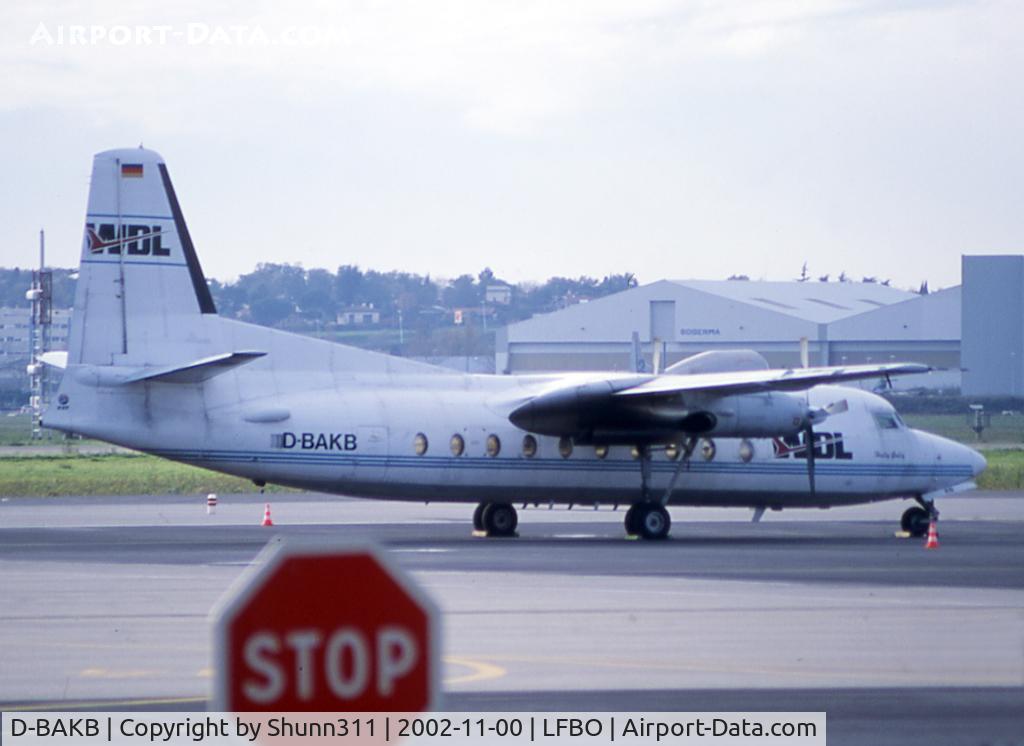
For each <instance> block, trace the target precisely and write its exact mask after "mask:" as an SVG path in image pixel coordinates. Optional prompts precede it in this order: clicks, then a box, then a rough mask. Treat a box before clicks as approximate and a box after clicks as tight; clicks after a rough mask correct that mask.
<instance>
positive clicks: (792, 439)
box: [772, 432, 853, 460]
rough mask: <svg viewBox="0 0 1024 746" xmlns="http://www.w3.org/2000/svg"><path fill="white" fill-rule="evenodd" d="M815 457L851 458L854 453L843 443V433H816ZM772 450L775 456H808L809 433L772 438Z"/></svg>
mask: <svg viewBox="0 0 1024 746" xmlns="http://www.w3.org/2000/svg"><path fill="white" fill-rule="evenodd" d="M813 447H814V458H816V459H819V458H822V459H829V458H832V459H840V460H849V459H852V458H853V453H852V452H851V451H847V450H846V448H845V446H844V445H843V434H842V433H814V446H813ZM772 450H773V451H775V458H807V452H808V450H809V449H808V444H807V434H806V433H803V432H802V433H800V434H799V435H787V436H786V437H784V438H772Z"/></svg>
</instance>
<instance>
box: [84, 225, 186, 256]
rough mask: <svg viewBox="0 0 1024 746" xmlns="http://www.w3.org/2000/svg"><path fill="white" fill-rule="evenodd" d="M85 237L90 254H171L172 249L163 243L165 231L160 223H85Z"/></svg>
mask: <svg viewBox="0 0 1024 746" xmlns="http://www.w3.org/2000/svg"><path fill="white" fill-rule="evenodd" d="M85 237H86V240H87V241H88V242H89V253H90V254H120V253H121V247H122V246H123V247H124V250H125V251H124V253H125V255H126V256H170V255H171V250H170V249H169V248H167V247H166V246H164V245H163V231H162V229H161V227H160V226H159V225H145V224H142V223H122V224H121V229H120V230H118V227H117V225H116V224H115V223H100V224H99V226H98V227H97V225H96V224H95V223H86V224H85Z"/></svg>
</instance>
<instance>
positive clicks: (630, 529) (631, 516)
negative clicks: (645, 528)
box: [625, 503, 640, 536]
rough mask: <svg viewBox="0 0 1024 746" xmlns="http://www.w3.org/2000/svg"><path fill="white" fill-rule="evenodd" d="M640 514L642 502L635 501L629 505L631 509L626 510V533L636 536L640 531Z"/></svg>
mask: <svg viewBox="0 0 1024 746" xmlns="http://www.w3.org/2000/svg"><path fill="white" fill-rule="evenodd" d="M639 514H640V503H633V504H632V505H630V506H629V510H627V511H626V520H625V523H626V533H627V534H629V535H630V536H636V535H637V534H639V533H640V524H639V522H638V521H637V516H638V515H639Z"/></svg>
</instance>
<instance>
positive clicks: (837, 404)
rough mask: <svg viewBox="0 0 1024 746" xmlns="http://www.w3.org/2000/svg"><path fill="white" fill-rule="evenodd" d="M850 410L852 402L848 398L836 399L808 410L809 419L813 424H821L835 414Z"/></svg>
mask: <svg viewBox="0 0 1024 746" xmlns="http://www.w3.org/2000/svg"><path fill="white" fill-rule="evenodd" d="M849 410H850V403H849V402H848V401H847V400H846V399H840V400H839V401H834V402H832V403H831V404H829V405H828V406H826V407H821V408H819V409H809V410H807V421H808V422H809V423H811V424H812V425H820V424H821V423H822V422H824V421H825V420H826V419H828V418H829V417H831V416H832V415H834V414H842V413H843V412H848V411H849Z"/></svg>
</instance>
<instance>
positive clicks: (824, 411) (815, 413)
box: [800, 337, 850, 500]
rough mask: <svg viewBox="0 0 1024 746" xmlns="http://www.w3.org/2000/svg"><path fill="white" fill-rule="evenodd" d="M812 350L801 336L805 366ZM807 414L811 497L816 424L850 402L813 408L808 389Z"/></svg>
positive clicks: (841, 410) (835, 402)
mask: <svg viewBox="0 0 1024 746" xmlns="http://www.w3.org/2000/svg"><path fill="white" fill-rule="evenodd" d="M810 358H811V356H810V350H809V347H808V344H807V337H800V365H801V366H802V367H804V368H807V367H810ZM806 401H807V416H806V417H804V447H805V448H806V449H807V481H808V482H809V483H810V487H811V499H812V500H813V499H814V496H815V484H814V468H815V459H816V458H817V455H816V454H817V450H818V448H817V444H816V443H815V442H814V426H815V425H820V424H821V423H822V422H824V421H825V420H827V419H828V418H829V417H831V416H832V415H834V414H841V413H843V412H846V411H848V410H849V409H850V403H849V402H848V401H847V400H846V399H840V400H839V401H834V402H832V403H831V404H828V405H827V406H824V407H819V408H817V409H811V391H810V389H808V390H807V394H806Z"/></svg>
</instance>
